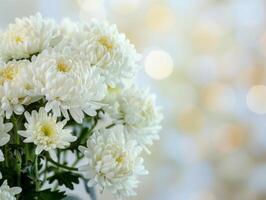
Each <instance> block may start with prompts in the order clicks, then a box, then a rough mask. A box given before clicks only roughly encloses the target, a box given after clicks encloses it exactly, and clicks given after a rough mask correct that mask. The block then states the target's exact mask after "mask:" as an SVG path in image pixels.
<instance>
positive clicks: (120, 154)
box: [79, 126, 147, 197]
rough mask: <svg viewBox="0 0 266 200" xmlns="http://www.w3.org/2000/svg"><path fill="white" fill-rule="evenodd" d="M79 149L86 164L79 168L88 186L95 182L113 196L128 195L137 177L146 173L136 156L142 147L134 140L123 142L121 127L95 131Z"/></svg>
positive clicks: (124, 140)
mask: <svg viewBox="0 0 266 200" xmlns="http://www.w3.org/2000/svg"><path fill="white" fill-rule="evenodd" d="M79 149H80V151H81V152H82V153H83V154H84V156H85V158H87V160H88V164H86V165H84V166H82V167H81V168H80V170H81V171H82V172H84V175H85V177H86V178H88V179H90V181H89V183H88V185H89V186H93V185H98V186H99V187H100V188H101V190H104V189H106V190H109V191H111V192H112V193H113V194H115V195H116V196H117V197H123V196H132V195H135V194H136V193H135V192H134V189H135V188H136V187H137V186H138V180H137V177H138V176H139V175H144V174H147V171H146V170H145V168H144V166H143V159H142V158H141V157H140V153H141V151H142V149H141V148H140V147H139V146H137V143H136V141H134V140H129V141H127V140H126V139H125V137H124V129H123V126H115V127H113V128H110V129H100V130H99V131H96V132H95V133H94V134H93V135H92V137H91V138H89V139H88V141H87V147H86V148H85V147H80V148H79Z"/></svg>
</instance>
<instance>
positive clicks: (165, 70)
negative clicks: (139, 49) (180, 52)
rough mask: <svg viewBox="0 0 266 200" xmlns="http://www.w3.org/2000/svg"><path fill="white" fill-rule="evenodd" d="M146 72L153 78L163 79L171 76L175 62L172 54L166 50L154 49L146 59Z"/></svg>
mask: <svg viewBox="0 0 266 200" xmlns="http://www.w3.org/2000/svg"><path fill="white" fill-rule="evenodd" d="M144 65H145V71H146V73H147V74H148V75H149V76H150V77H151V78H153V79H156V80H161V79H165V78H167V77H168V76H170V75H171V74H172V72H173V68H174V63H173V59H172V57H171V56H170V54H169V53H168V52H166V51H164V50H152V51H150V52H149V53H148V55H147V56H146V58H145V61H144Z"/></svg>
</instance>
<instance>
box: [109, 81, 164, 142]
mask: <svg viewBox="0 0 266 200" xmlns="http://www.w3.org/2000/svg"><path fill="white" fill-rule="evenodd" d="M111 96H112V95H111ZM108 101H109V106H107V108H106V109H105V110H106V111H107V113H108V114H109V115H110V116H111V117H112V118H113V119H114V120H115V123H122V124H123V125H124V126H125V129H126V133H127V134H126V135H127V136H128V137H129V138H130V139H135V140H137V141H138V143H139V144H140V145H141V146H145V145H151V144H152V142H153V140H155V139H159V135H158V132H159V130H160V128H161V126H160V122H161V120H162V117H163V116H162V114H161V112H160V109H159V108H158V107H157V106H156V105H155V97H154V96H153V95H150V94H149V92H148V90H140V89H138V88H137V87H136V86H132V87H130V88H128V89H125V90H122V91H120V92H119V91H117V92H116V98H111V99H110V98H109V99H108V100H107V102H108Z"/></svg>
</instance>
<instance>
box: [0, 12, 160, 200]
mask: <svg viewBox="0 0 266 200" xmlns="http://www.w3.org/2000/svg"><path fill="white" fill-rule="evenodd" d="M139 60H140V55H139V54H137V53H136V50H135V48H134V46H133V45H132V44H131V43H130V42H129V40H128V39H127V38H126V37H125V35H124V34H122V33H119V32H118V30H117V27H116V26H115V25H109V24H108V23H107V22H99V21H97V20H92V22H91V23H90V24H87V23H85V24H82V23H81V24H74V23H70V22H69V23H62V24H60V25H58V24H56V23H55V22H54V21H52V20H45V19H43V18H42V16H41V15H40V14H37V15H35V16H30V17H25V18H22V19H16V21H15V23H14V24H11V25H10V26H9V27H8V29H7V30H6V31H4V32H2V33H0V115H1V116H2V117H1V120H0V129H1V133H0V134H2V135H1V138H0V146H2V145H5V144H6V143H7V142H8V140H9V135H8V134H7V133H8V132H9V131H10V129H11V128H12V126H11V124H9V123H7V124H4V123H3V122H4V121H3V119H5V120H9V119H10V118H11V117H12V116H14V115H15V116H18V115H24V116H25V119H26V123H25V129H24V130H19V131H18V133H19V134H20V135H21V136H22V137H24V138H25V139H24V142H25V143H34V144H35V145H36V149H35V153H36V154H40V153H42V152H43V151H47V152H48V153H49V154H50V156H51V157H52V158H55V157H56V153H55V151H56V149H63V148H66V147H67V146H69V145H70V143H71V142H73V141H75V140H76V139H77V138H76V137H75V136H73V135H72V133H71V132H72V131H71V129H68V128H65V125H66V123H67V121H68V120H74V121H75V122H76V123H79V124H82V122H83V119H84V117H85V116H91V117H95V116H100V119H97V120H98V125H97V127H96V128H97V130H96V131H94V134H93V135H92V136H91V137H90V138H89V139H88V141H87V147H80V151H81V152H82V153H83V154H84V156H85V158H86V159H87V161H88V163H87V164H86V165H84V166H82V167H81V168H80V170H81V171H82V172H84V175H85V177H86V178H88V179H89V180H90V181H89V185H90V186H92V185H98V186H99V187H100V188H101V189H102V190H103V189H107V190H109V191H111V192H112V193H113V194H115V195H117V197H119V198H120V197H123V196H131V195H134V194H135V192H134V188H136V187H137V185H138V181H137V177H138V176H139V175H144V174H147V171H146V170H145V168H144V166H143V159H142V158H141V153H142V152H143V149H144V150H147V145H151V144H152V142H153V140H155V139H158V138H159V136H158V131H159V130H160V122H161V120H162V115H161V113H160V109H159V108H158V107H156V105H155V102H154V97H153V96H151V95H149V94H148V91H147V90H141V89H138V88H137V86H136V85H135V84H134V81H133V80H134V78H135V75H136V73H137V71H138V69H139V68H140V67H139V64H138V62H139ZM129 85H130V86H129ZM35 102H42V106H40V107H39V108H34V110H32V109H31V110H27V109H28V107H29V106H30V105H31V104H33V103H35ZM2 157H3V156H2V152H0V161H2V160H3V158H2ZM7 191H10V192H9V194H10V195H11V196H12V195H14V194H17V193H18V191H17V190H16V191H13V190H12V189H9V187H8V186H7V185H6V182H5V183H4V184H3V186H2V188H0V199H2V196H5V195H6V193H7ZM1 195H2V196H1ZM7 196H8V195H7ZM6 199H12V198H11V197H7V198H6Z"/></svg>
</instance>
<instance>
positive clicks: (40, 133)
mask: <svg viewBox="0 0 266 200" xmlns="http://www.w3.org/2000/svg"><path fill="white" fill-rule="evenodd" d="M25 117H26V120H27V123H26V124H25V127H26V130H24V131H19V134H20V135H21V136H23V137H26V139H25V140H24V142H26V143H31V142H33V143H34V144H35V145H36V146H37V147H36V150H35V153H36V154H37V155H38V154H40V153H41V152H42V151H43V150H45V151H48V152H49V153H50V155H51V157H52V158H54V157H55V149H57V148H59V149H64V148H66V147H67V146H69V145H70V142H73V141H75V140H76V137H75V136H73V135H71V132H72V130H71V129H64V126H65V125H66V122H67V121H66V120H64V121H57V118H56V117H55V116H53V115H52V114H48V113H46V111H45V110H44V108H40V110H39V112H37V111H35V110H34V111H32V113H31V114H30V113H28V112H26V113H25Z"/></svg>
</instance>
